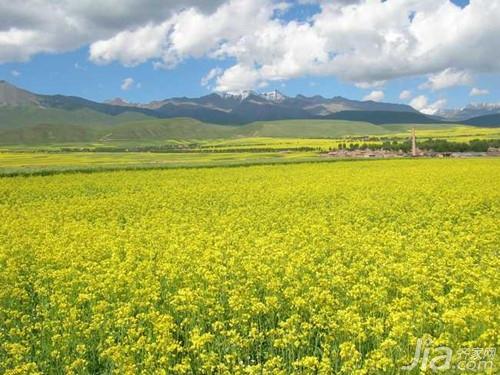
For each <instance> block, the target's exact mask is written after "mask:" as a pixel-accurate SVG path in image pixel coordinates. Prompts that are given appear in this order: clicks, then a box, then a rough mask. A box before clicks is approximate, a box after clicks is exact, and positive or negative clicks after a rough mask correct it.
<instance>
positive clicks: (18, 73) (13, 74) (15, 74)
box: [10, 70, 21, 77]
mask: <svg viewBox="0 0 500 375" xmlns="http://www.w3.org/2000/svg"><path fill="white" fill-rule="evenodd" d="M10 74H11V76H13V77H19V76H20V75H21V72H19V71H17V70H11V71H10Z"/></svg>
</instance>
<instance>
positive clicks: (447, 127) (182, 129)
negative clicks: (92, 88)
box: [0, 113, 500, 149]
mask: <svg viewBox="0 0 500 375" xmlns="http://www.w3.org/2000/svg"><path fill="white" fill-rule="evenodd" d="M137 116H139V117H140V116H141V115H137V114H134V115H130V114H127V113H125V114H122V115H119V116H114V117H113V116H108V117H109V118H111V119H113V121H112V122H110V121H111V120H109V119H108V120H109V121H108V122H105V123H103V122H100V121H99V120H96V119H94V118H93V117H90V118H87V117H86V114H85V113H82V116H81V123H59V122H57V121H54V122H43V121H42V120H38V121H42V122H37V123H36V124H31V123H30V121H27V123H29V125H26V126H3V125H1V119H0V147H3V148H10V149H11V148H19V147H24V148H37V147H38V148H40V147H58V146H68V145H71V146H110V147H113V146H115V147H116V146H137V145H163V144H170V143H176V142H177V143H178V142H187V143H192V142H195V143H207V142H208V143H210V142H212V141H214V140H221V139H222V140H231V141H235V140H238V139H241V138H244V139H247V138H250V139H254V138H259V139H262V138H266V139H270V138H280V139H284V138H287V139H346V138H353V137H370V136H371V137H382V138H391V139H402V138H405V137H408V136H409V134H410V130H411V128H412V127H415V128H416V129H417V133H418V136H419V137H422V138H430V137H433V138H443V139H449V140H460V141H467V140H470V139H485V138H489V139H491V138H497V139H498V138H500V128H480V127H474V126H464V125H455V124H410V125H408V124H402V125H398V124H395V125H374V124H370V123H366V122H353V121H342V120H288V121H271V122H256V123H251V124H248V125H240V126H228V125H214V124H205V123H202V122H200V121H197V120H193V119H188V118H176V119H165V120H142V121H137ZM33 121H35V119H33Z"/></svg>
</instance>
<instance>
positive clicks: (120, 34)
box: [0, 0, 500, 90]
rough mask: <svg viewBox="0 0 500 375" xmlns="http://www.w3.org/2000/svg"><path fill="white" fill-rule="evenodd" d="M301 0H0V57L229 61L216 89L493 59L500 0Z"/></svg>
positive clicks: (459, 79) (451, 78) (465, 68)
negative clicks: (305, 7)
mask: <svg viewBox="0 0 500 375" xmlns="http://www.w3.org/2000/svg"><path fill="white" fill-rule="evenodd" d="M305 1H307V2H315V3H317V4H319V9H320V10H319V12H318V13H317V14H315V15H313V16H312V17H310V18H309V19H307V20H294V19H292V20H290V19H289V18H288V17H286V18H282V17H281V15H280V14H281V13H282V12H283V11H284V10H285V9H286V8H287V7H288V6H289V3H287V4H285V6H284V5H283V4H284V2H280V1H277V0H219V1H216V0H209V1H203V2H200V1H194V0H192V1H186V0H183V1H174V0H143V1H140V0H124V1H121V2H116V1H114V0H101V1H99V2H95V1H92V0H78V1H77V0H66V1H49V0H26V1H22V2H14V3H12V2H10V1H9V2H7V1H6V0H0V25H1V26H0V62H1V61H14V60H23V59H27V58H29V57H30V56H32V55H33V54H35V53H38V52H59V51H64V50H68V49H72V48H76V47H79V46H81V45H84V44H90V54H89V57H90V60H91V61H93V62H95V63H98V64H107V63H110V62H113V61H119V62H121V63H122V64H124V65H127V66H133V65H137V64H141V63H144V62H148V61H152V62H153V64H154V66H155V67H158V68H171V67H173V66H175V65H176V64H178V63H179V62H181V61H183V60H185V59H189V58H201V57H206V58H211V59H227V60H228V61H234V64H233V65H232V66H230V67H228V68H227V69H226V70H225V71H223V72H220V74H218V75H217V77H216V78H215V89H217V90H223V89H229V90H236V89H239V88H244V89H251V88H257V87H260V86H263V85H266V84H268V83H270V82H273V81H283V80H286V79H290V78H296V77H301V76H327V75H333V76H336V77H338V78H340V79H341V80H343V81H348V82H352V83H354V84H357V86H358V87H361V88H370V89H375V88H379V87H381V86H383V82H384V81H387V80H391V79H394V78H398V77H405V76H416V75H417V76H418V75H428V78H429V79H428V81H427V82H426V84H425V88H429V89H431V90H440V89H442V88H446V87H451V86H454V85H464V84H466V85H469V84H471V82H472V77H473V75H474V74H477V73H482V72H490V73H491V72H499V71H500V48H499V42H498V35H499V34H500V23H499V22H498V19H500V1H499V0H471V1H470V4H469V5H467V6H465V7H459V6H457V5H455V4H454V3H453V2H452V1H451V0H386V1H382V0H359V1H351V0H342V1H321V0H317V1H315V0H305Z"/></svg>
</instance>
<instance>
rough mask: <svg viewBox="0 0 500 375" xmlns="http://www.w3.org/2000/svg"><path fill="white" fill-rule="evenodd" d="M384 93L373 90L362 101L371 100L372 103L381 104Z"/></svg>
mask: <svg viewBox="0 0 500 375" xmlns="http://www.w3.org/2000/svg"><path fill="white" fill-rule="evenodd" d="M384 96H385V94H384V92H383V91H380V90H375V91H372V92H371V93H369V94H368V95H366V96H365V97H364V98H363V100H373V101H374V102H381V101H382V100H384Z"/></svg>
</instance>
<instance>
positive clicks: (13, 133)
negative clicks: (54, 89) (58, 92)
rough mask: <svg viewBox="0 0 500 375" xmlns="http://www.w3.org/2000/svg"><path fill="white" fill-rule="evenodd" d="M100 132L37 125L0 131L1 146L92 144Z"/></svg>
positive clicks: (56, 125) (79, 126) (72, 127)
mask: <svg viewBox="0 0 500 375" xmlns="http://www.w3.org/2000/svg"><path fill="white" fill-rule="evenodd" d="M101 131H102V130H101V129H99V128H98V127H93V126H89V125H87V126H81V125H65V124H50V125H48V124H38V125H30V126H25V127H22V128H20V129H3V130H2V129H0V144H2V145H48V144H54V143H68V142H69V143H71V142H94V141H96V140H97V139H99V133H100V132H101Z"/></svg>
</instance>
